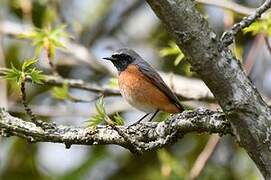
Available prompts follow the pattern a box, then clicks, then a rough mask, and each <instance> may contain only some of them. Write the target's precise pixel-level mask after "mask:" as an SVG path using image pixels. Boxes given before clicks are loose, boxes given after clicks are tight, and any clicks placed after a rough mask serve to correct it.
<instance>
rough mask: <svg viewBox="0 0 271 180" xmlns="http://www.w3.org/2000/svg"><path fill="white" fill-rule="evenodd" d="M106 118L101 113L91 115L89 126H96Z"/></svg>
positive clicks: (88, 121)
mask: <svg viewBox="0 0 271 180" xmlns="http://www.w3.org/2000/svg"><path fill="white" fill-rule="evenodd" d="M103 120H104V117H103V116H101V115H95V116H93V117H90V118H89V119H88V120H87V126H88V127H96V126H98V125H99V124H101V123H102V122H103Z"/></svg>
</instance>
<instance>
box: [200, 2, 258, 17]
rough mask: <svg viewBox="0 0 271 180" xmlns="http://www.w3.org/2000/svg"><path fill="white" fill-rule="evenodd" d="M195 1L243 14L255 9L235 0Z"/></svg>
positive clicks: (250, 12)
mask: <svg viewBox="0 0 271 180" xmlns="http://www.w3.org/2000/svg"><path fill="white" fill-rule="evenodd" d="M196 1H197V2H198V3H202V4H206V5H211V6H216V7H220V8H224V9H227V10H231V11H234V12H236V13H239V14H243V15H250V14H252V13H253V11H254V10H255V9H253V8H248V7H245V6H242V5H240V4H237V3H235V2H231V1H225V0H211V1H210V0H196Z"/></svg>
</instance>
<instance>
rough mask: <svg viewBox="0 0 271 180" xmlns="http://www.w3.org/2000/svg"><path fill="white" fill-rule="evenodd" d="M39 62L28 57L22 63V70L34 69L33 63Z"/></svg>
mask: <svg viewBox="0 0 271 180" xmlns="http://www.w3.org/2000/svg"><path fill="white" fill-rule="evenodd" d="M36 62H38V60H37V59H27V60H25V61H24V63H23V65H22V72H28V71H32V67H33V65H34V64H35V63H36Z"/></svg>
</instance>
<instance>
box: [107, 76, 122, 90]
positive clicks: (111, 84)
mask: <svg viewBox="0 0 271 180" xmlns="http://www.w3.org/2000/svg"><path fill="white" fill-rule="evenodd" d="M108 86H109V87H110V88H116V87H118V86H119V83H118V78H116V77H113V78H110V80H109V82H108Z"/></svg>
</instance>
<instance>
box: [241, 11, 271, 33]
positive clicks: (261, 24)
mask: <svg viewBox="0 0 271 180" xmlns="http://www.w3.org/2000/svg"><path fill="white" fill-rule="evenodd" d="M243 31H244V33H248V32H251V33H252V35H256V34H259V33H265V34H267V35H269V36H271V15H269V16H267V17H266V18H265V19H261V20H258V21H255V22H253V23H252V24H251V25H250V26H249V27H247V28H244V29H243Z"/></svg>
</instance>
